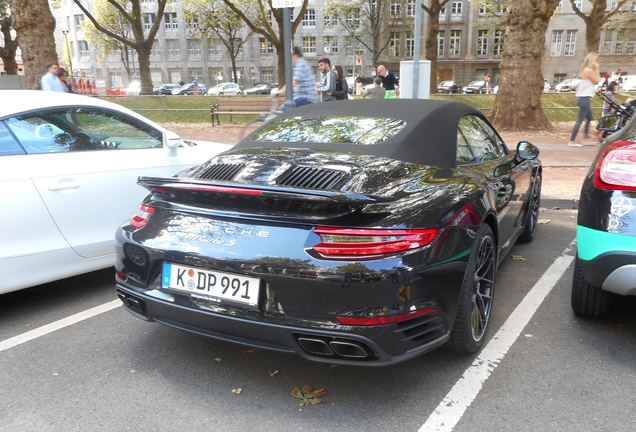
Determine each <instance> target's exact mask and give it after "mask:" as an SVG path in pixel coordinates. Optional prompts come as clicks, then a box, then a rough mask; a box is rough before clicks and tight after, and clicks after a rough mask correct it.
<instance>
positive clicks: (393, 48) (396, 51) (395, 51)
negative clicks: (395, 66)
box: [389, 33, 400, 57]
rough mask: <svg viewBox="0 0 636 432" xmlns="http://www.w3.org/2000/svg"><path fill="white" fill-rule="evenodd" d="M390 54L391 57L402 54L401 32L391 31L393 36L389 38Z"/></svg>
mask: <svg viewBox="0 0 636 432" xmlns="http://www.w3.org/2000/svg"><path fill="white" fill-rule="evenodd" d="M389 56H391V57H399V56H400V34H399V33H391V37H390V38H389Z"/></svg>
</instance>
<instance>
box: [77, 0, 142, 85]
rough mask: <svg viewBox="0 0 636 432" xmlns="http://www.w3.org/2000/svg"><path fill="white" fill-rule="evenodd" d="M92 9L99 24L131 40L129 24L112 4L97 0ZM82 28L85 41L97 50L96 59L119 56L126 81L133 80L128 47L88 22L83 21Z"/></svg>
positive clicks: (131, 62) (101, 59)
mask: <svg viewBox="0 0 636 432" xmlns="http://www.w3.org/2000/svg"><path fill="white" fill-rule="evenodd" d="M94 7H95V10H94V12H93V16H94V17H95V19H96V20H97V21H98V22H99V23H101V24H102V25H105V26H106V27H107V28H109V29H111V30H113V31H114V32H116V33H117V34H119V35H122V36H123V37H124V38H125V39H131V37H132V27H131V26H130V23H129V22H128V20H126V19H125V18H124V16H123V15H122V14H120V13H119V11H118V10H117V9H116V8H115V7H114V6H113V5H112V4H110V3H109V2H108V1H107V0H97V1H96V2H95V3H94ZM83 27H84V34H85V35H86V40H87V41H88V42H89V43H91V44H93V45H94V46H95V47H97V48H98V50H97V59H98V60H99V61H103V60H104V57H106V56H107V55H109V54H112V53H117V54H119V58H120V60H121V62H122V64H123V65H124V69H126V75H127V76H128V80H131V79H133V75H134V70H133V67H132V65H133V61H132V60H133V59H132V56H131V53H130V47H129V46H128V45H126V44H125V43H123V42H122V41H120V40H119V39H115V38H112V37H110V36H108V35H106V34H105V33H103V32H101V31H99V30H97V29H96V28H95V26H94V25H93V24H92V23H91V22H90V21H84V23H83Z"/></svg>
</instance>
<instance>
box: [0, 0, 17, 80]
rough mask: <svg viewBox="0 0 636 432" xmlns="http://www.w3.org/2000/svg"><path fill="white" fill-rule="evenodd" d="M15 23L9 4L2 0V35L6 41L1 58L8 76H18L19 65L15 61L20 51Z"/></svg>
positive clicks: (0, 0) (0, 4) (0, 31)
mask: <svg viewBox="0 0 636 432" xmlns="http://www.w3.org/2000/svg"><path fill="white" fill-rule="evenodd" d="M13 21H14V17H13V16H11V11H10V10H9V4H8V2H7V1H6V0H0V33H1V34H2V37H3V40H4V44H3V46H0V58H1V59H2V63H3V65H4V71H5V73H6V74H7V75H17V74H18V63H17V62H16V60H15V55H16V52H17V50H18V37H17V35H14V32H15V30H14V29H13Z"/></svg>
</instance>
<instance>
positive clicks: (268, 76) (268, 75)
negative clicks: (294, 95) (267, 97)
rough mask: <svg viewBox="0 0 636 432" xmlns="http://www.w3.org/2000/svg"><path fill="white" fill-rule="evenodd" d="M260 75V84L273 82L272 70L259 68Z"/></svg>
mask: <svg viewBox="0 0 636 432" xmlns="http://www.w3.org/2000/svg"><path fill="white" fill-rule="evenodd" d="M260 73H261V81H262V82H266V83H271V82H274V68H261V71H260Z"/></svg>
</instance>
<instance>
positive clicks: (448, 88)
mask: <svg viewBox="0 0 636 432" xmlns="http://www.w3.org/2000/svg"><path fill="white" fill-rule="evenodd" d="M461 92H462V85H461V84H460V83H458V82H456V81H442V82H440V83H439V84H437V93H448V94H453V93H461Z"/></svg>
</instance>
